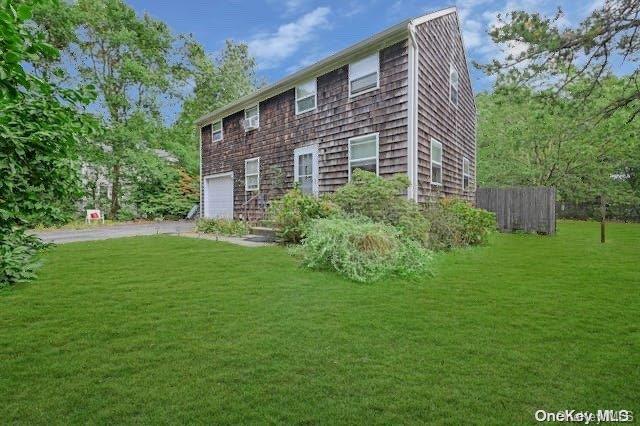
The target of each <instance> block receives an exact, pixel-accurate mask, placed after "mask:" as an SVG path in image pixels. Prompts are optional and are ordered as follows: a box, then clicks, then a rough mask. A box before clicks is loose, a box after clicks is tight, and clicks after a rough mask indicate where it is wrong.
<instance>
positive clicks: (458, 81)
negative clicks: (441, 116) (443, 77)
mask: <svg viewBox="0 0 640 426" xmlns="http://www.w3.org/2000/svg"><path fill="white" fill-rule="evenodd" d="M454 71H455V73H456V76H457V77H458V78H457V81H456V84H455V86H456V102H455V103H454V102H453V101H452V100H451V92H452V90H453V86H454V85H453V80H452V79H451V76H452V74H453V72H454ZM449 103H450V104H451V105H453V106H455V107H456V108H458V105H459V104H460V72H459V71H458V67H457V66H456V64H454V63H453V61H452V62H449Z"/></svg>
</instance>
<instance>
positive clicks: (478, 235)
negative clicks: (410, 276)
mask: <svg viewBox="0 0 640 426" xmlns="http://www.w3.org/2000/svg"><path fill="white" fill-rule="evenodd" d="M425 215H426V217H427V218H428V220H429V241H428V246H429V248H431V249H432V250H450V249H453V248H457V247H465V246H472V245H479V244H484V243H486V241H487V237H488V236H489V234H490V233H491V232H492V231H494V230H495V228H496V218H495V214H493V213H491V212H488V211H486V210H482V209H477V208H475V207H473V206H472V205H471V204H469V203H468V202H466V201H463V200H458V199H455V198H443V199H441V200H439V201H437V202H435V203H433V204H431V205H429V206H428V207H427V209H426V211H425Z"/></svg>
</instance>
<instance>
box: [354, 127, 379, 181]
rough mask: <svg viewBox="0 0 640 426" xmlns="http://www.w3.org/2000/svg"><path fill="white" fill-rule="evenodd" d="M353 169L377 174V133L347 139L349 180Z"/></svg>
mask: <svg viewBox="0 0 640 426" xmlns="http://www.w3.org/2000/svg"><path fill="white" fill-rule="evenodd" d="M355 169H362V170H367V171H370V172H373V173H375V174H378V134H377V133H372V134H370V135H364V136H358V137H355V138H351V139H349V180H351V175H352V174H353V171H354V170H355Z"/></svg>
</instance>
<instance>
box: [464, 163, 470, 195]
mask: <svg viewBox="0 0 640 426" xmlns="http://www.w3.org/2000/svg"><path fill="white" fill-rule="evenodd" d="M465 163H467V165H468V166H469V173H468V174H466V173H465V172H464V165H465ZM465 177H468V178H469V185H468V186H467V187H466V188H465V187H464V178H465ZM462 190H463V191H469V190H471V161H469V159H468V158H467V157H462Z"/></svg>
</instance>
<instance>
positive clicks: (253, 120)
mask: <svg viewBox="0 0 640 426" xmlns="http://www.w3.org/2000/svg"><path fill="white" fill-rule="evenodd" d="M258 127H260V105H259V104H255V105H253V106H251V107H249V108H247V109H245V110H244V131H245V132H248V131H249V130H252V129H257V128H258Z"/></svg>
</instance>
